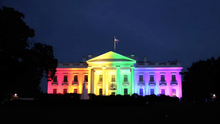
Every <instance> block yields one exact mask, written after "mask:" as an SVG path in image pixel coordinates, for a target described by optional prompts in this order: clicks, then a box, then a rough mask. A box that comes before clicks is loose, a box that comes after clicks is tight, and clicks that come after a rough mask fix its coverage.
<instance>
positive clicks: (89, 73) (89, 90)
mask: <svg viewBox="0 0 220 124" xmlns="http://www.w3.org/2000/svg"><path fill="white" fill-rule="evenodd" d="M88 71H89V72H88V93H91V76H92V75H91V67H88Z"/></svg>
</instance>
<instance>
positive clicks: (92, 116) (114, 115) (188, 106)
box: [0, 103, 220, 124]
mask: <svg viewBox="0 0 220 124" xmlns="http://www.w3.org/2000/svg"><path fill="white" fill-rule="evenodd" d="M0 114H1V121H2V122H4V123H15V122H16V123H20V122H21V123H30V124H32V123H48V122H49V123H56V124H57V123H62V124H64V123H75V124H81V123H83V124H84V123H90V124H92V123H129V124H130V123H133V124H138V123H160V124H166V123H167V124H168V123H169V124H171V123H172V124H188V123H194V124H195V123H196V124H197V123H198V124H199V123H208V124H217V123H220V119H219V118H220V104H219V103H159V104H156V105H146V106H144V105H141V106H126V105H124V106H121V105H120V106H116V105H114V106H109V105H106V106H105V105H99V106H94V105H93V106H90V105H83V106H82V105H81V106H78V105H75V106H65V105H63V104H62V105H61V106H59V105H56V106H53V105H51V106H48V105H47V106H41V107H39V106H38V107H36V106H28V107H24V106H20V107H19V106H17V107H13V108H11V107H10V106H7V107H1V110H0ZM4 123H2V124H4Z"/></svg>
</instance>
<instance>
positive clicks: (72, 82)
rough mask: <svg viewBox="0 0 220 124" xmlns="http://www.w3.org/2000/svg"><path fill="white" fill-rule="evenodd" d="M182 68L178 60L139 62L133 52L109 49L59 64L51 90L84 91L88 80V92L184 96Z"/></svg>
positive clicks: (51, 91) (49, 87)
mask: <svg viewBox="0 0 220 124" xmlns="http://www.w3.org/2000/svg"><path fill="white" fill-rule="evenodd" d="M181 70H182V67H181V65H180V63H178V62H177V61H174V62H167V63H152V62H149V61H147V59H146V57H144V60H143V61H137V58H136V57H134V56H133V55H131V56H123V55H120V54H118V53H115V52H112V51H110V52H107V53H104V54H102V55H100V56H96V57H93V56H91V55H90V56H89V59H88V60H86V58H85V57H84V58H83V62H81V63H60V64H59V65H58V67H57V72H56V75H55V77H54V80H53V81H49V82H48V91H47V92H48V93H49V94H52V93H58V94H63V93H78V94H82V89H83V82H84V81H86V90H87V92H88V93H94V94H96V95H117V94H120V95H132V94H133V93H137V94H139V95H142V96H145V95H151V94H155V95H158V94H164V95H169V96H177V97H179V98H181V97H182V79H181V75H180V74H179V73H180V72H181Z"/></svg>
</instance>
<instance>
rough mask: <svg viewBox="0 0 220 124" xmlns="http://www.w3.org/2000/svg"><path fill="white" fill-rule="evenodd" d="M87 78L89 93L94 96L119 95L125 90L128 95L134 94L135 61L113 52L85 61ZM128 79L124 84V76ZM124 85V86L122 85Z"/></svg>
mask: <svg viewBox="0 0 220 124" xmlns="http://www.w3.org/2000/svg"><path fill="white" fill-rule="evenodd" d="M87 63H88V70H89V73H91V76H90V77H89V82H88V84H89V87H91V88H90V90H89V91H88V92H89V93H94V94H96V95H111V94H112V95H114V94H115V95H116V94H121V95H124V93H122V90H124V89H125V88H127V91H128V94H129V95H132V94H133V93H134V86H133V85H132V84H134V83H132V82H134V76H132V75H134V63H136V60H133V59H131V58H128V57H125V56H122V55H120V54H117V53H114V52H111V51H110V52H108V53H105V54H103V55H100V56H98V57H95V58H93V59H90V60H88V61H87ZM125 75H126V77H127V78H128V77H129V78H128V79H127V80H126V81H125V82H124V76H125ZM123 84H124V85H123ZM90 85H91V86H90Z"/></svg>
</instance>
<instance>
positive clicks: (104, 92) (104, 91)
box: [102, 67, 106, 95]
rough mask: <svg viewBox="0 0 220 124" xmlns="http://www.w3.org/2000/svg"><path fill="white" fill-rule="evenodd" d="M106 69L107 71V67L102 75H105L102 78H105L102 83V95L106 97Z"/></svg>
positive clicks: (103, 69)
mask: <svg viewBox="0 0 220 124" xmlns="http://www.w3.org/2000/svg"><path fill="white" fill-rule="evenodd" d="M105 69H106V67H102V75H103V76H102V77H103V82H102V83H103V84H102V86H103V87H102V89H103V90H102V94H103V95H106V82H105V79H106V77H105Z"/></svg>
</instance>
